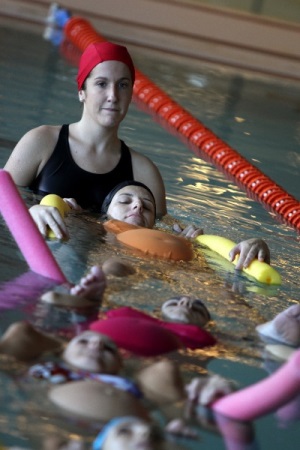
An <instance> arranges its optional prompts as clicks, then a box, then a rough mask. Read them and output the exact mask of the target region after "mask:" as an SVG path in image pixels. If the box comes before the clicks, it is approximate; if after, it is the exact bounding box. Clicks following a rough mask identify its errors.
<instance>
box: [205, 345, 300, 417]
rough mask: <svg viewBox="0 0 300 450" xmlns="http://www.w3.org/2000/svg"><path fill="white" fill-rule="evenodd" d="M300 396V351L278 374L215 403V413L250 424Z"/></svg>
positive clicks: (213, 407)
mask: <svg viewBox="0 0 300 450" xmlns="http://www.w3.org/2000/svg"><path fill="white" fill-rule="evenodd" d="M299 393H300V350H297V351H295V353H294V354H293V355H292V356H291V358H290V359H289V360H288V361H287V362H286V363H285V364H284V365H283V366H281V367H280V368H279V369H278V370H277V371H276V372H275V373H273V374H272V375H270V376H269V377H267V378H265V379H264V380H262V381H259V382H258V383H255V384H253V385H252V386H249V387H247V388H245V389H241V390H240V391H237V392H234V393H233V394H229V395H227V396H226V397H223V398H221V399H219V400H216V401H215V402H214V403H213V405H212V409H213V410H214V411H215V412H216V413H219V414H222V415H224V416H226V417H230V418H231V419H236V420H241V421H251V420H254V419H257V418H258V417H261V416H263V415H264V414H268V413H270V412H272V411H276V410H277V409H279V408H280V407H282V406H283V405H285V404H287V403H288V402H290V401H291V400H293V399H294V398H295V396H296V395H297V394H299Z"/></svg>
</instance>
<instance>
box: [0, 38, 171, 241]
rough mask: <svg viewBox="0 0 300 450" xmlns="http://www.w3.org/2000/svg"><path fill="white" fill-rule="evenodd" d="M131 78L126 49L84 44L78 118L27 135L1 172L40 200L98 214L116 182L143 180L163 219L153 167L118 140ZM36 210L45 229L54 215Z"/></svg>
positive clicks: (160, 191)
mask: <svg viewBox="0 0 300 450" xmlns="http://www.w3.org/2000/svg"><path fill="white" fill-rule="evenodd" d="M134 79H135V69H134V65H133V61H132V59H131V57H130V55H129V53H128V51H127V49H126V47H124V46H121V45H117V44H114V43H111V42H101V43H95V44H90V45H89V46H88V47H87V48H86V50H85V51H84V52H83V54H82V57H81V60H80V64H79V69H78V75H77V85H78V97H79V101H80V102H81V103H82V104H83V111H82V116H81V119H80V120H79V121H78V122H76V123H72V124H70V125H63V126H47V125H43V126H40V127H38V128H35V129H32V130H30V131H29V132H28V133H26V134H25V135H24V136H23V137H22V138H21V140H20V141H19V143H18V144H17V145H16V147H15V149H14V150H13V152H12V154H11V156H10V158H9V159H8V161H7V163H6V165H5V167H4V169H5V170H7V171H8V172H10V174H11V175H12V178H13V180H14V181H15V183H16V184H17V185H18V186H24V187H29V188H31V189H32V190H33V191H34V192H37V193H42V194H44V195H46V194H47V193H51V194H57V195H60V196H61V197H67V198H68V197H74V198H76V200H77V202H78V203H79V204H80V206H82V207H84V208H91V207H96V208H97V209H98V210H99V209H100V208H101V205H102V202H103V200H104V198H105V196H106V195H107V194H108V192H109V191H110V190H111V189H112V188H113V187H114V186H115V185H116V184H118V183H119V182H121V181H123V180H127V179H135V180H143V181H145V182H146V184H147V185H148V186H149V187H150V188H151V191H152V192H153V194H154V196H155V201H156V210H157V214H158V215H164V214H166V200H165V189H164V184H163V180H162V177H161V175H160V173H159V171H158V169H157V167H156V166H155V165H154V164H153V163H152V161H151V160H149V159H148V158H147V157H146V156H144V155H142V154H140V153H138V152H136V151H134V150H132V149H129V148H128V147H127V146H126V144H125V143H124V142H123V141H121V140H120V139H119V137H118V131H119V126H120V123H121V122H122V120H123V119H124V118H125V116H126V114H127V110H128V107H129V104H130V102H131V98H132V92H133V84H134ZM42 210H43V208H40V211H41V213H40V217H39V221H40V222H43V223H44V224H45V225H47V224H48V225H49V226H50V227H51V222H52V221H53V217H52V214H54V215H55V211H54V210H50V209H48V214H43V212H42ZM54 219H55V217H54ZM61 225H62V226H64V225H63V224H62V223H61ZM63 230H64V232H65V233H66V229H65V228H63Z"/></svg>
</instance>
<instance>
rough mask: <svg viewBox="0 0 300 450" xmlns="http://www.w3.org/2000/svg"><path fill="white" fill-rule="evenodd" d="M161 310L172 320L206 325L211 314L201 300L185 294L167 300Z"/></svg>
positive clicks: (164, 315)
mask: <svg viewBox="0 0 300 450" xmlns="http://www.w3.org/2000/svg"><path fill="white" fill-rule="evenodd" d="M161 312H162V315H163V317H164V318H165V319H167V320H171V321H172V322H181V323H190V324H193V325H198V326H204V325H205V324H206V323H207V322H209V320H210V314H209V312H208V310H207V308H206V306H205V305H204V303H203V302H202V301H201V300H198V299H193V298H191V297H185V296H183V297H174V298H171V299H170V300H167V301H166V302H164V303H163V305H162V308H161Z"/></svg>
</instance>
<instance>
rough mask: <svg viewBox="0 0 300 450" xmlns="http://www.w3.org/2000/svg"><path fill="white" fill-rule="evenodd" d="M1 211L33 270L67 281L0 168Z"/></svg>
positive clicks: (13, 187)
mask: <svg viewBox="0 0 300 450" xmlns="http://www.w3.org/2000/svg"><path fill="white" fill-rule="evenodd" d="M0 211H1V213H2V216H3V218H4V220H5V222H6V224H7V226H8V228H9V230H10V232H11V234H12V236H13V237H14V239H15V241H16V243H17V245H18V247H19V249H20V251H21V252H22V254H23V256H24V258H25V260H26V262H27V264H28V265H29V267H30V269H31V270H32V271H34V272H36V273H38V274H40V275H43V276H44V277H47V278H51V279H53V280H55V281H57V282H60V283H65V282H67V280H66V277H65V276H64V274H63V272H62V271H61V269H60V267H59V266H58V264H57V262H56V260H55V259H54V257H53V255H52V253H51V251H50V250H49V247H48V245H47V244H46V242H45V240H44V238H43V236H42V235H41V233H40V232H39V230H38V228H37V226H36V224H35V223H34V221H33V219H32V217H31V215H30V213H29V212H28V209H27V207H26V205H25V203H24V201H23V199H22V198H21V196H20V194H19V191H18V189H17V188H16V185H15V184H14V182H13V180H12V178H11V175H10V174H9V173H8V172H6V171H5V170H0Z"/></svg>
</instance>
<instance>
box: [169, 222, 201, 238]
mask: <svg viewBox="0 0 300 450" xmlns="http://www.w3.org/2000/svg"><path fill="white" fill-rule="evenodd" d="M173 231H175V233H177V234H179V236H184V237H186V238H196V237H197V236H200V234H203V230H202V229H201V228H196V227H195V226H194V225H188V226H186V227H185V228H181V226H180V225H179V224H178V223H175V224H174V225H173Z"/></svg>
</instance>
